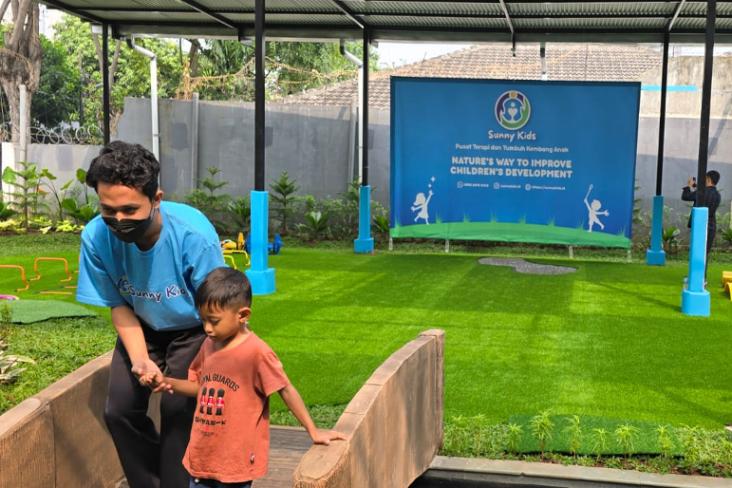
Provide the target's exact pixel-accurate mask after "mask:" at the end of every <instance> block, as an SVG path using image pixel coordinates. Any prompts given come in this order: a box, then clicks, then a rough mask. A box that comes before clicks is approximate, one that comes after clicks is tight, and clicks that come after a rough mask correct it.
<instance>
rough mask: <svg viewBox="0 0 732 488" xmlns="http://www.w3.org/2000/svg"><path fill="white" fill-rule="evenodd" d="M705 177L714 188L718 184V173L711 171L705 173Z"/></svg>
mask: <svg viewBox="0 0 732 488" xmlns="http://www.w3.org/2000/svg"><path fill="white" fill-rule="evenodd" d="M707 177H708V178H709V179H710V180H712V184H713V185H715V186H716V184H717V183H719V178H720V176H719V171H715V170H711V171H707Z"/></svg>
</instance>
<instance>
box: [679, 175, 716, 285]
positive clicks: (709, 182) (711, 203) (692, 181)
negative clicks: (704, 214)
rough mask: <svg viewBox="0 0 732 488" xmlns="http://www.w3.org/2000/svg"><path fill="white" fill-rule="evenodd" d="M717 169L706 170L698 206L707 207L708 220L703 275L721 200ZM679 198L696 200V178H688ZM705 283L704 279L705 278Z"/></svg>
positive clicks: (714, 233) (707, 263) (689, 225)
mask: <svg viewBox="0 0 732 488" xmlns="http://www.w3.org/2000/svg"><path fill="white" fill-rule="evenodd" d="M719 178H720V174H719V171H714V170H711V171H707V177H706V184H705V187H704V201H703V202H700V205H699V206H700V207H707V208H708V209H709V221H708V222H707V251H706V252H707V254H706V258H705V267H704V277H705V278H706V276H707V267H708V266H709V251H710V250H711V249H712V244H713V243H714V236H715V235H716V234H717V208H718V207H719V203H720V201H721V200H722V197H721V196H720V195H719V191H718V190H717V183H719ZM681 199H682V200H684V201H685V202H696V178H694V177H693V176H692V177H690V178H689V181H688V183H687V185H686V186H685V187H684V188H683V191H682V193H681ZM688 227H689V228H691V216H689V224H688ZM705 285H706V279H705Z"/></svg>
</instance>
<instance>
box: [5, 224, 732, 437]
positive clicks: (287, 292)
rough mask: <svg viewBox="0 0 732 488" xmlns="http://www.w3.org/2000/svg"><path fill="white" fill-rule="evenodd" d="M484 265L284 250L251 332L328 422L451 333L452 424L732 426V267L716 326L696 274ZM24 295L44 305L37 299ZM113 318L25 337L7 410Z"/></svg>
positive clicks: (105, 345)
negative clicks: (402, 350) (685, 307)
mask: <svg viewBox="0 0 732 488" xmlns="http://www.w3.org/2000/svg"><path fill="white" fill-rule="evenodd" d="M0 245H1V246H2V249H3V251H2V253H1V254H0V264H10V263H20V264H25V265H26V267H27V268H31V267H32V257H33V256H35V255H40V254H41V253H43V254H45V255H51V256H55V255H59V256H65V257H67V258H69V260H70V262H75V260H76V259H77V254H76V249H77V246H78V238H75V237H64V236H62V237H57V236H36V237H34V238H33V239H29V238H27V237H0ZM479 256H480V255H478V254H466V253H452V254H450V255H445V254H444V253H414V252H410V253H404V252H392V253H390V252H385V251H380V252H378V253H377V254H376V255H375V256H357V255H354V254H353V252H352V251H350V250H348V249H340V250H338V249H328V250H323V249H308V248H293V247H285V248H284V250H283V252H282V254H281V255H279V256H273V257H272V258H271V260H270V263H271V265H272V266H273V267H274V268H276V270H277V271H276V273H277V275H276V276H277V293H275V294H274V295H271V296H264V297H255V299H254V304H253V316H252V328H253V329H254V330H255V331H256V333H257V334H259V335H260V336H261V337H263V338H264V339H265V340H266V341H268V342H269V344H270V345H271V346H272V347H273V348H274V349H275V350H276V351H277V352H278V354H279V356H280V358H281V359H282V361H283V363H284V364H285V368H286V370H287V372H288V375H289V376H290V378H291V379H292V380H293V382H294V384H295V385H296V386H297V387H298V389H299V390H300V393H301V394H302V396H303V397H304V399H305V401H306V402H307V403H308V404H309V405H310V406H314V407H316V409H317V412H318V416H319V417H321V418H322V419H326V421H327V419H328V418H331V419H332V418H336V417H337V413H338V411H339V410H340V409H342V408H343V407H344V406H345V404H346V403H348V401H349V400H350V399H351V397H352V396H353V395H354V393H355V392H356V391H357V390H358V389H359V387H360V386H361V385H362V384H363V382H364V381H365V380H366V379H367V378H368V376H369V375H370V374H371V372H372V371H373V370H374V369H375V368H376V367H377V366H378V365H379V364H380V363H381V362H382V361H383V360H384V359H385V358H386V357H387V356H388V355H389V354H391V353H392V352H393V351H395V350H396V349H398V348H399V347H401V346H402V345H403V344H404V343H405V342H407V341H409V340H411V339H413V338H414V337H415V336H416V335H417V334H418V333H419V332H420V331H422V330H425V329H429V328H435V327H438V328H443V329H445V331H446V351H445V369H446V371H445V373H446V381H445V387H446V392H445V393H446V400H445V408H446V420H447V422H448V424H451V423H454V422H466V421H467V422H470V421H471V420H470V419H475V422H481V423H499V422H506V421H515V422H517V423H526V422H527V419H528V418H529V417H531V416H533V415H536V414H537V413H538V412H540V411H544V410H547V409H551V412H552V413H553V414H554V415H561V416H566V415H574V414H577V415H580V416H582V418H584V419H591V420H589V421H590V423H592V424H596V425H606V424H608V423H609V424H613V422H616V423H622V422H631V423H634V424H637V425H651V426H655V425H658V424H670V425H674V426H680V425H684V424H688V425H694V426H702V427H706V428H720V427H721V426H723V425H724V424H726V423H732V367H730V357H732V356H731V353H730V349H731V348H732V320H730V319H731V318H732V303H731V302H730V300H729V299H728V298H727V297H725V296H724V294H723V292H722V289H721V288H720V287H719V285H718V277H719V276H720V274H721V271H722V269H723V268H724V267H725V266H724V265H722V264H712V265H711V266H710V271H709V276H710V289H711V295H712V316H711V318H706V319H705V318H690V317H687V316H684V315H682V314H681V313H680V311H679V305H680V300H681V286H682V278H683V277H684V276H685V275H686V264H685V263H684V262H679V261H677V262H670V263H669V264H668V265H667V266H665V267H662V268H652V267H647V266H645V265H644V264H641V263H638V262H636V263H632V264H625V263H619V262H603V261H597V260H594V261H593V260H580V259H575V260H571V261H570V260H567V259H559V258H551V257H546V256H543V257H541V258H540V260H541V261H543V262H552V263H556V264H561V265H568V266H575V267H577V268H578V271H577V272H576V273H574V274H569V275H563V276H532V275H523V274H518V273H515V272H514V271H513V270H512V269H511V268H507V267H489V266H483V265H479V264H478V262H477V259H478V257H479ZM712 262H713V263H714V260H713V261H712ZM727 268H729V269H732V266H727ZM13 276H14V275H12V273H9V272H7V271H6V270H0V293H9V292H12V289H13V288H15V287H16V286H17V284H16V283H17V280H15V278H14V277H13ZM57 276H58V277H60V276H61V275H60V273H57ZM50 279H51V275H49V283H52V282H51V280H50ZM36 286H37V285H34V287H36ZM21 296H22V297H26V298H39V297H41V296H40V295H37V294H34V293H33V289H32V290H31V292H24V293H22V294H21ZM53 298H55V299H58V298H59V297H57V296H54V297H53ZM67 299H71V298H70V297H69V298H67ZM107 320H108V313H107V312H106V311H102V313H101V315H100V318H99V319H85V320H81V319H74V320H66V321H54V322H46V323H41V324H36V325H34V326H21V327H18V328H17V329H16V330H15V331H14V332H13V334H12V335H11V338H10V344H11V350H12V351H14V352H18V353H22V354H29V355H31V356H33V357H34V358H35V359H37V360H39V364H38V365H37V366H31V367H30V368H29V370H28V371H27V372H26V374H25V376H23V378H22V379H21V382H20V383H19V384H18V385H17V386H12V387H10V388H9V392H8V387H0V411H2V410H3V409H4V408H7V407H8V406H9V405H11V404H12V403H14V402H15V401H17V400H19V399H20V396H21V395H22V394H26V393H27V394H30V393H32V386H35V387H38V388H40V387H43V386H45V385H47V384H48V383H49V382H50V381H51V380H52V379H54V378H53V377H60V376H62V375H63V374H64V373H66V372H68V371H70V369H71V368H72V367H73V366H74V365H80V364H82V363H83V362H84V361H86V360H87V359H89V358H90V357H93V356H95V355H96V354H98V353H101V352H103V351H105V350H108V349H109V348H111V347H112V344H113V338H114V333H113V330H112V327H111V325H108V324H107V323H106V321H107ZM46 367H50V368H51V369H50V371H46V372H43V373H40V371H41V370H44V371H45V369H46ZM273 405H274V407H273V408H274V410H276V411H277V410H282V404H281V403H280V402H279V401H275V402H274V403H273ZM275 418H279V419H283V420H284V418H283V417H281V416H277V415H275ZM456 418H457V419H456ZM466 419H467V420H466Z"/></svg>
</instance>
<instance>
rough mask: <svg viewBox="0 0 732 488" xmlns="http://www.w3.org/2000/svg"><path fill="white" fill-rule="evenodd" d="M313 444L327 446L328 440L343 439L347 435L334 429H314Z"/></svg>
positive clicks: (345, 438)
mask: <svg viewBox="0 0 732 488" xmlns="http://www.w3.org/2000/svg"><path fill="white" fill-rule="evenodd" d="M311 437H312V439H313V444H320V445H323V446H329V445H330V441H345V440H347V439H348V437H347V436H346V435H345V434H341V433H340V432H336V431H335V430H316V431H315V432H314V433H313V434H312V435H311Z"/></svg>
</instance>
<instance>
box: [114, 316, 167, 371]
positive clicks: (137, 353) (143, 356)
mask: <svg viewBox="0 0 732 488" xmlns="http://www.w3.org/2000/svg"><path fill="white" fill-rule="evenodd" d="M112 324H113V325H114V328H115V329H116V330H117V334H119V338H120V340H121V341H122V344H123V345H124V346H125V350H126V351H127V355H128V356H129V357H130V362H131V363H132V373H134V374H135V375H136V376H138V377H141V376H143V375H153V376H154V377H155V378H156V379H157V381H160V380H162V379H163V374H162V372H161V371H160V368H158V365H157V364H155V362H154V361H152V360H151V359H150V356H149V355H148V353H147V344H146V343H145V335H144V334H143V333H142V325H141V324H140V321H139V320H138V318H137V316H136V315H135V313H134V312H133V311H132V309H131V308H130V307H128V306H127V305H120V306H117V307H113V308H112Z"/></svg>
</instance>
